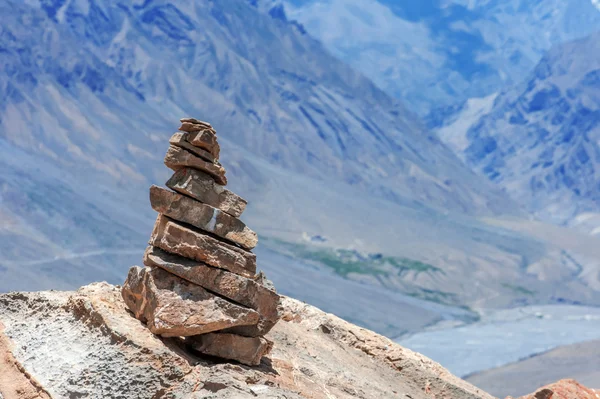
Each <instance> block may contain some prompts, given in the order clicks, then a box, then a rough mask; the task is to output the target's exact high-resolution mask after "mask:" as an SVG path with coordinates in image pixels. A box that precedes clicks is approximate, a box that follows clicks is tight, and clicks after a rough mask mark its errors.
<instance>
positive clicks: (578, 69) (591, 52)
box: [464, 32, 600, 222]
mask: <svg viewBox="0 0 600 399" xmlns="http://www.w3.org/2000/svg"><path fill="white" fill-rule="evenodd" d="M599 43H600V32H599V33H596V34H594V35H591V36H589V37H587V38H585V39H581V40H577V41H574V42H570V43H567V44H565V45H561V46H557V47H555V48H554V49H552V50H551V51H550V52H549V53H548V54H547V55H546V56H545V57H544V58H543V59H542V61H541V62H540V63H539V64H538V66H537V67H536V68H535V70H534V71H533V73H532V74H531V75H530V77H529V79H528V80H527V81H526V82H524V83H523V84H521V85H518V86H516V87H514V88H511V89H510V90H507V91H505V92H503V93H502V94H500V95H499V96H498V97H497V98H496V99H495V101H494V105H493V107H492V109H491V110H490V111H489V113H487V114H485V115H484V116H482V117H481V118H480V119H479V120H477V121H476V122H474V123H473V125H472V126H471V128H470V129H469V130H468V132H467V134H466V141H467V143H468V144H467V146H466V148H464V157H465V159H466V161H467V162H468V163H469V164H470V165H472V166H473V167H474V168H476V169H477V170H478V171H480V172H482V173H483V174H485V175H486V176H488V178H490V179H491V180H492V181H494V182H496V183H497V184H499V185H500V186H501V187H503V188H505V189H506V190H507V192H508V193H509V194H510V195H511V196H512V197H513V198H514V199H515V200H517V201H518V202H520V203H522V204H525V205H526V206H527V208H528V209H529V210H530V211H532V212H534V213H536V214H538V215H540V216H541V217H543V218H546V219H549V220H552V221H556V222H565V221H569V220H572V219H573V218H575V217H576V216H578V215H579V214H582V213H584V212H595V211H597V209H598V206H599V205H600V186H599V184H598V183H599V181H600V174H599V173H600V172H599V168H598V165H599V164H600V147H599V146H598V139H599V138H600V44H599Z"/></svg>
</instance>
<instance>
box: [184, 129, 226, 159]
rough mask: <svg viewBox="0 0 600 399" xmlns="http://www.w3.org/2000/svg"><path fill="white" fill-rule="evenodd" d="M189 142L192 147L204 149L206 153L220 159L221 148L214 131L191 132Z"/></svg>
mask: <svg viewBox="0 0 600 399" xmlns="http://www.w3.org/2000/svg"><path fill="white" fill-rule="evenodd" d="M187 140H188V141H189V142H190V144H191V145H193V146H196V147H200V148H204V149H205V150H206V151H208V152H210V153H211V154H213V156H214V157H215V158H217V159H219V153H220V152H221V147H220V146H219V143H218V142H217V136H216V135H215V133H214V130H213V131H211V130H201V131H199V132H189V134H188V136H187Z"/></svg>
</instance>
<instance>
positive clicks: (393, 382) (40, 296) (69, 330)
mask: <svg viewBox="0 0 600 399" xmlns="http://www.w3.org/2000/svg"><path fill="white" fill-rule="evenodd" d="M281 304H282V320H281V321H280V322H279V323H278V324H276V325H275V326H274V327H273V329H271V330H270V331H269V333H268V334H267V335H266V338H267V339H268V340H269V341H271V342H273V343H274V345H273V348H272V350H271V352H270V354H268V355H267V356H264V357H262V360H261V362H260V364H259V365H258V366H256V367H249V366H245V365H242V364H240V363H237V362H235V361H226V360H223V359H220V358H218V357H213V356H210V355H206V354H199V352H197V351H196V350H194V346H197V345H202V344H203V343H202V342H196V341H193V342H188V341H187V340H185V339H182V338H164V337H159V336H157V335H154V334H152V333H151V332H150V330H149V329H148V328H147V327H146V326H145V325H144V324H142V323H141V322H140V321H138V320H137V319H135V318H133V317H132V316H131V314H130V313H129V311H128V310H127V307H126V305H125V303H124V301H123V298H122V296H121V292H120V287H115V286H112V285H109V284H106V283H96V284H91V285H88V286H85V287H82V288H81V289H79V290H78V291H76V292H57V291H47V292H37V293H10V294H2V295H0V398H3V399H15V398H18V399H37V398H43V399H47V398H123V399H128V398H131V399H133V398H135V399H138V398H193V399H198V398H213V399H219V398H256V397H259V398H287V399H294V398H296V399H297V398H315V399H319V398H323V399H325V398H328V399H329V398H338V399H339V398H374V399H375V398H377V399H380V398H403V399H421V398H423V399H425V398H428V399H432V398H465V399H471V398H472V399H476V398H480V399H492V396H491V395H488V394H487V393H485V392H483V391H481V390H479V389H477V388H476V387H474V386H473V385H471V384H469V383H467V382H465V381H463V380H461V379H459V378H457V377H455V376H453V375H452V374H450V373H449V372H448V371H447V370H446V369H444V368H443V367H441V366H440V365H439V364H437V363H435V362H433V361H432V360H430V359H428V358H426V357H424V356H422V355H420V354H418V353H415V352H412V351H410V350H408V349H405V348H402V347H401V346H399V345H397V344H395V343H393V342H392V341H390V340H389V339H387V338H385V337H382V336H380V335H377V334H375V333H373V332H371V331H368V330H365V329H363V328H360V327H357V326H355V325H353V324H350V323H347V322H345V321H343V320H341V319H339V318H337V317H335V316H333V315H331V314H327V313H324V312H322V311H321V310H319V309H317V308H315V307H312V306H310V305H306V304H304V303H301V302H299V301H297V300H294V299H291V298H287V297H282V300H281ZM201 337H204V336H201ZM206 337H208V338H207V339H211V338H210V334H208V335H207V336H206ZM225 338H226V337H225ZM219 339H224V337H219ZM220 347H221V348H224V349H227V348H230V346H229V344H225V345H222V346H220ZM216 355H217V356H221V355H222V354H220V353H217V354H216ZM249 355H252V354H249ZM549 397H552V398H554V399H579V398H581V399H597V394H596V392H595V391H593V390H588V389H586V388H584V387H581V386H580V385H577V383H575V382H573V381H566V382H561V383H559V384H558V385H555V386H550V387H545V388H543V389H540V390H539V391H538V392H536V393H534V394H532V395H530V396H529V397H528V399H529V398H531V399H548V398H549Z"/></svg>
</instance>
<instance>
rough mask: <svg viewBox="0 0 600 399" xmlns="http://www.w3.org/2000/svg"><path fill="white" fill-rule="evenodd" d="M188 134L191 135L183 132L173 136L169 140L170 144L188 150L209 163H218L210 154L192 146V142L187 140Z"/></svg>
mask: <svg viewBox="0 0 600 399" xmlns="http://www.w3.org/2000/svg"><path fill="white" fill-rule="evenodd" d="M188 134H189V133H182V132H178V133H175V134H173V136H171V138H170V139H169V144H172V145H174V146H177V147H181V148H183V149H186V150H188V151H189V152H192V153H194V154H195V155H198V156H199V157H200V158H202V159H204V160H206V161H208V162H211V163H217V160H216V159H215V157H214V156H213V155H212V154H211V153H210V152H208V151H206V150H204V149H202V148H199V147H195V146H193V145H191V144H190V142H189V141H187V138H186V137H187V135H188Z"/></svg>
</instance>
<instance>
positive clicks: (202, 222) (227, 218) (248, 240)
mask: <svg viewBox="0 0 600 399" xmlns="http://www.w3.org/2000/svg"><path fill="white" fill-rule="evenodd" d="M150 204H151V205H152V209H154V210H155V211H156V212H158V213H162V214H163V215H166V216H168V217H170V218H171V219H175V220H178V221H180V222H183V223H187V224H191V225H192V226H194V227H197V228H199V229H201V230H204V231H207V232H209V233H212V234H214V235H216V236H218V237H221V238H225V239H227V240H229V241H232V242H234V243H236V244H238V245H240V246H242V247H244V248H246V249H252V248H254V247H255V246H256V244H257V243H258V236H257V235H256V233H255V232H254V231H252V230H250V229H249V228H248V227H247V226H246V225H245V224H244V222H242V221H241V220H240V219H237V218H234V217H233V216H231V215H229V214H227V213H225V212H223V211H221V210H219V209H217V208H213V207H212V206H210V205H207V204H203V203H202V202H198V201H196V200H194V199H191V198H189V197H186V196H183V195H181V194H179V193H174V192H172V191H169V190H167V189H165V188H161V187H158V186H152V187H150Z"/></svg>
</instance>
